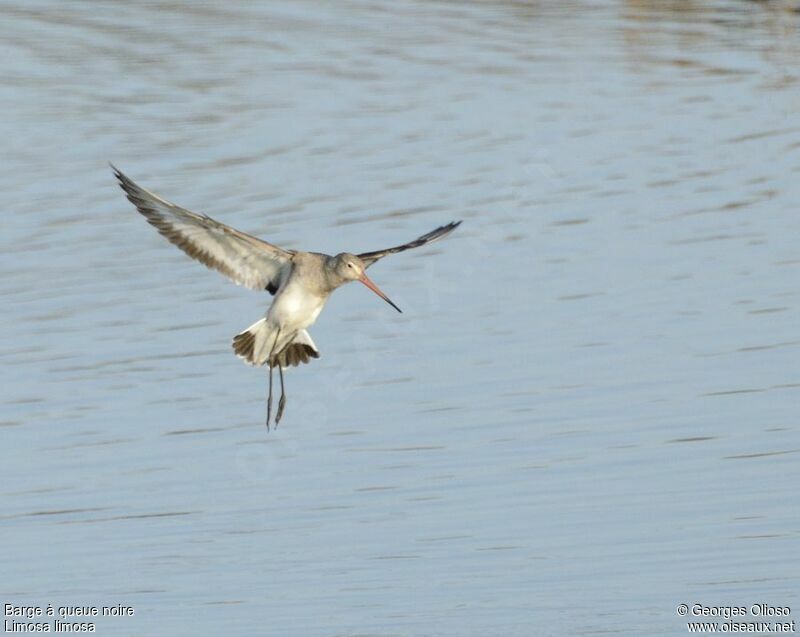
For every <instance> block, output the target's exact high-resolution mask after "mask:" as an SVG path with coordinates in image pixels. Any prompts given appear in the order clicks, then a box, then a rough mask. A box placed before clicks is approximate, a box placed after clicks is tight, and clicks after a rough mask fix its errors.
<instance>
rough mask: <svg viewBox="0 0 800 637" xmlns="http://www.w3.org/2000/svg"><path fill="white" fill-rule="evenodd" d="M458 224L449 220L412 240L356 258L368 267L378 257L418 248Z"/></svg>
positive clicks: (449, 231) (441, 235)
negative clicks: (445, 223)
mask: <svg viewBox="0 0 800 637" xmlns="http://www.w3.org/2000/svg"><path fill="white" fill-rule="evenodd" d="M460 225H461V222H460V221H451V222H450V223H448V224H447V225H444V226H441V227H439V228H436V230H431V231H430V232H429V233H427V234H423V235H422V236H421V237H418V238H416V239H414V240H413V241H409V242H408V243H404V244H403V245H399V246H395V247H394V248H386V249H385V250H375V251H374V252H363V253H362V254H359V255H358V258H359V259H361V260H362V261H364V263H366V265H367V267H369V266H371V265H372V264H373V263H375V262H376V261H377V260H378V259H382V258H383V257H385V256H388V255H390V254H395V253H397V252H403V251H404V250H410V249H411V248H419V247H420V246H424V245H425V244H428V243H432V242H433V241H436V240H437V239H441V238H442V237H444V236H446V235H448V234H450V233H451V232H452V231H453V230H455V229H456V228H458V226H460Z"/></svg>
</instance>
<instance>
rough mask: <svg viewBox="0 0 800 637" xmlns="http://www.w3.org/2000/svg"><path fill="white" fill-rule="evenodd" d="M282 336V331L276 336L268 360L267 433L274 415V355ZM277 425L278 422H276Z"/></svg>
mask: <svg viewBox="0 0 800 637" xmlns="http://www.w3.org/2000/svg"><path fill="white" fill-rule="evenodd" d="M280 336H281V331H280V329H279V330H278V333H277V334H275V340H274V341H273V343H272V349H271V350H270V351H269V357H268V358H267V365H269V398H267V431H269V417H270V415H271V414H272V354H273V353H274V352H275V346H276V345H277V344H278V339H279V338H280ZM275 424H276V425H277V424H278V422H277V421H275Z"/></svg>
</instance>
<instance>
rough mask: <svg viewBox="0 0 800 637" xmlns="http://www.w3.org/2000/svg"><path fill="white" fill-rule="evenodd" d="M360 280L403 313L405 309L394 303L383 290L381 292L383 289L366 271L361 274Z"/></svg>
mask: <svg viewBox="0 0 800 637" xmlns="http://www.w3.org/2000/svg"><path fill="white" fill-rule="evenodd" d="M359 281H361V282H362V283H363V284H364V285H366V286H367V287H368V288H369V289H370V290H372V291H373V292H375V294H377V295H378V296H379V297H381V298H382V299H383V300H384V301H386V302H387V303H388V304H389V305H391V306H392V307H393V308H394V309H395V310H397V311H398V312H400V314H402V313H403V310H401V309H400V308H399V307H397V306H396V305H395V304H394V303H392V300H391V299H390V298H389V297H388V296H386V295H385V294H384V293H383V292H381V289H380V288H379V287H378V286H377V285H375V284H374V283H373V282H372V280H371V279H370V278H369V277H368V276H367V273H366V272H365V273H364V274H362V275H361V278H360V279H359Z"/></svg>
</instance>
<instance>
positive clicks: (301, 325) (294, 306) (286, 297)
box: [267, 283, 326, 332]
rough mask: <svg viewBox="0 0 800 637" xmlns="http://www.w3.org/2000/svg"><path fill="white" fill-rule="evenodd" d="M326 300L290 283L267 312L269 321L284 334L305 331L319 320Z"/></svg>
mask: <svg viewBox="0 0 800 637" xmlns="http://www.w3.org/2000/svg"><path fill="white" fill-rule="evenodd" d="M325 300H326V299H324V298H322V297H319V296H316V295H313V294H309V293H308V292H307V291H306V290H304V289H302V288H300V286H298V285H294V284H292V283H290V284H289V285H287V286H286V288H285V289H283V290H281V292H280V294H278V296H277V298H276V299H275V301H274V302H273V303H272V306H271V307H270V308H269V312H267V321H268V322H270V323H271V324H273V325H275V326H276V327H280V328H281V330H282V331H284V332H295V331H297V330H304V329H305V328H307V327H308V326H309V325H311V324H312V323H313V322H314V321H316V320H317V317H318V316H319V313H320V312H321V311H322V308H323V307H324V306H325Z"/></svg>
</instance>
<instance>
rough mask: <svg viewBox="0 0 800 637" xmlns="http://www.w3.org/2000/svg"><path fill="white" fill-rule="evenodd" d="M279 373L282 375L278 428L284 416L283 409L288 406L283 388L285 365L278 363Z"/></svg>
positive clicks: (277, 416) (277, 419)
mask: <svg viewBox="0 0 800 637" xmlns="http://www.w3.org/2000/svg"><path fill="white" fill-rule="evenodd" d="M278 373H279V374H280V377H281V399H280V400H279V401H278V413H277V414H276V415H275V428H276V429H277V428H278V423H279V422H280V421H281V416H283V409H284V407H286V392H285V391H284V389H283V366H282V365H281V364H280V363H278Z"/></svg>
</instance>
